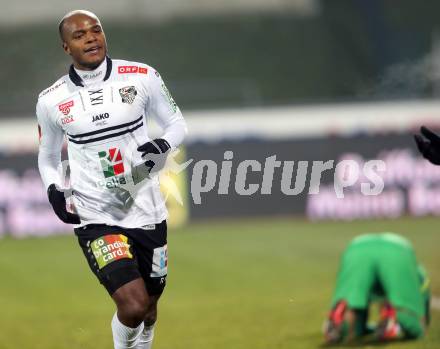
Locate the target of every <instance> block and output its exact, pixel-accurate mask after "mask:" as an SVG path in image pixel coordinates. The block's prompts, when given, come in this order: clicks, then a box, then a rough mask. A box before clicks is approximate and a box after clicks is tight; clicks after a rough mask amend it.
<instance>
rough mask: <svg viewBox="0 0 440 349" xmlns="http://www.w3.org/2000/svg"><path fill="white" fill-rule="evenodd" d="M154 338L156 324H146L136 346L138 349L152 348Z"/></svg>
mask: <svg viewBox="0 0 440 349" xmlns="http://www.w3.org/2000/svg"><path fill="white" fill-rule="evenodd" d="M153 338H154V325H151V326H145V327H144V330H143V331H142V333H141V336H140V337H139V342H138V344H137V346H136V349H151V347H152V346H153Z"/></svg>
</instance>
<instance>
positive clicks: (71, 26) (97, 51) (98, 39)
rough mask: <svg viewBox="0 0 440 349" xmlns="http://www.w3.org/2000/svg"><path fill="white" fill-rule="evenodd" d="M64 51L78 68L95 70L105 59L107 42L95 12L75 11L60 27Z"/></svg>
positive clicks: (62, 20) (69, 14)
mask: <svg viewBox="0 0 440 349" xmlns="http://www.w3.org/2000/svg"><path fill="white" fill-rule="evenodd" d="M58 30H59V33H60V37H61V41H62V47H63V50H64V51H65V52H66V53H67V54H68V55H70V56H71V57H72V60H73V64H74V66H75V67H76V68H78V69H82V70H93V69H95V68H96V67H97V66H98V65H99V64H101V62H102V61H103V60H104V59H105V56H106V54H107V42H106V40H105V34H104V30H103V29H102V26H101V22H100V20H99V18H98V16H96V15H95V14H94V13H93V12H90V11H86V10H75V11H71V12H69V13H67V14H66V15H65V16H64V17H63V18H62V19H61V21H60V23H59V25H58Z"/></svg>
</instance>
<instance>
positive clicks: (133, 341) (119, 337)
mask: <svg viewBox="0 0 440 349" xmlns="http://www.w3.org/2000/svg"><path fill="white" fill-rule="evenodd" d="M143 329H144V322H142V323H141V324H140V325H139V326H138V327H136V328H131V327H127V326H125V325H124V324H122V323H121V321H119V319H118V315H117V314H116V313H115V315H113V319H112V332H113V343H114V345H115V349H135V348H137V343H138V342H139V338H140V336H141V334H142V331H143Z"/></svg>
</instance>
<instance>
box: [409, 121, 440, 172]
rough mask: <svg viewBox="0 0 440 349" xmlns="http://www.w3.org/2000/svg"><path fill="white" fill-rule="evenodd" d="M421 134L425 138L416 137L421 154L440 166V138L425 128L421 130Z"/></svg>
mask: <svg viewBox="0 0 440 349" xmlns="http://www.w3.org/2000/svg"><path fill="white" fill-rule="evenodd" d="M420 132H421V133H422V135H423V136H424V137H422V136H421V135H418V134H417V135H414V139H415V141H416V144H417V148H419V151H420V153H421V154H422V155H423V157H424V158H425V159H427V160H429V161H430V162H431V163H433V164H434V165H440V137H439V136H437V135H436V134H435V133H434V132H432V131H431V130H429V129H428V128H426V127H425V126H422V127H421V128H420Z"/></svg>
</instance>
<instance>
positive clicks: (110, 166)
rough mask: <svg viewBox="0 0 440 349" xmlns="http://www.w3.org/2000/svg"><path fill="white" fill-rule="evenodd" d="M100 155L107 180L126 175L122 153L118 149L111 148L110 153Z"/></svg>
mask: <svg viewBox="0 0 440 349" xmlns="http://www.w3.org/2000/svg"><path fill="white" fill-rule="evenodd" d="M98 155H99V160H100V162H101V168H102V172H103V174H104V177H105V178H109V177H114V176H118V175H120V174H123V173H124V163H123V161H122V155H121V151H120V150H119V149H118V148H111V149H109V150H108V151H106V150H104V151H100V152H99V153H98Z"/></svg>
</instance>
